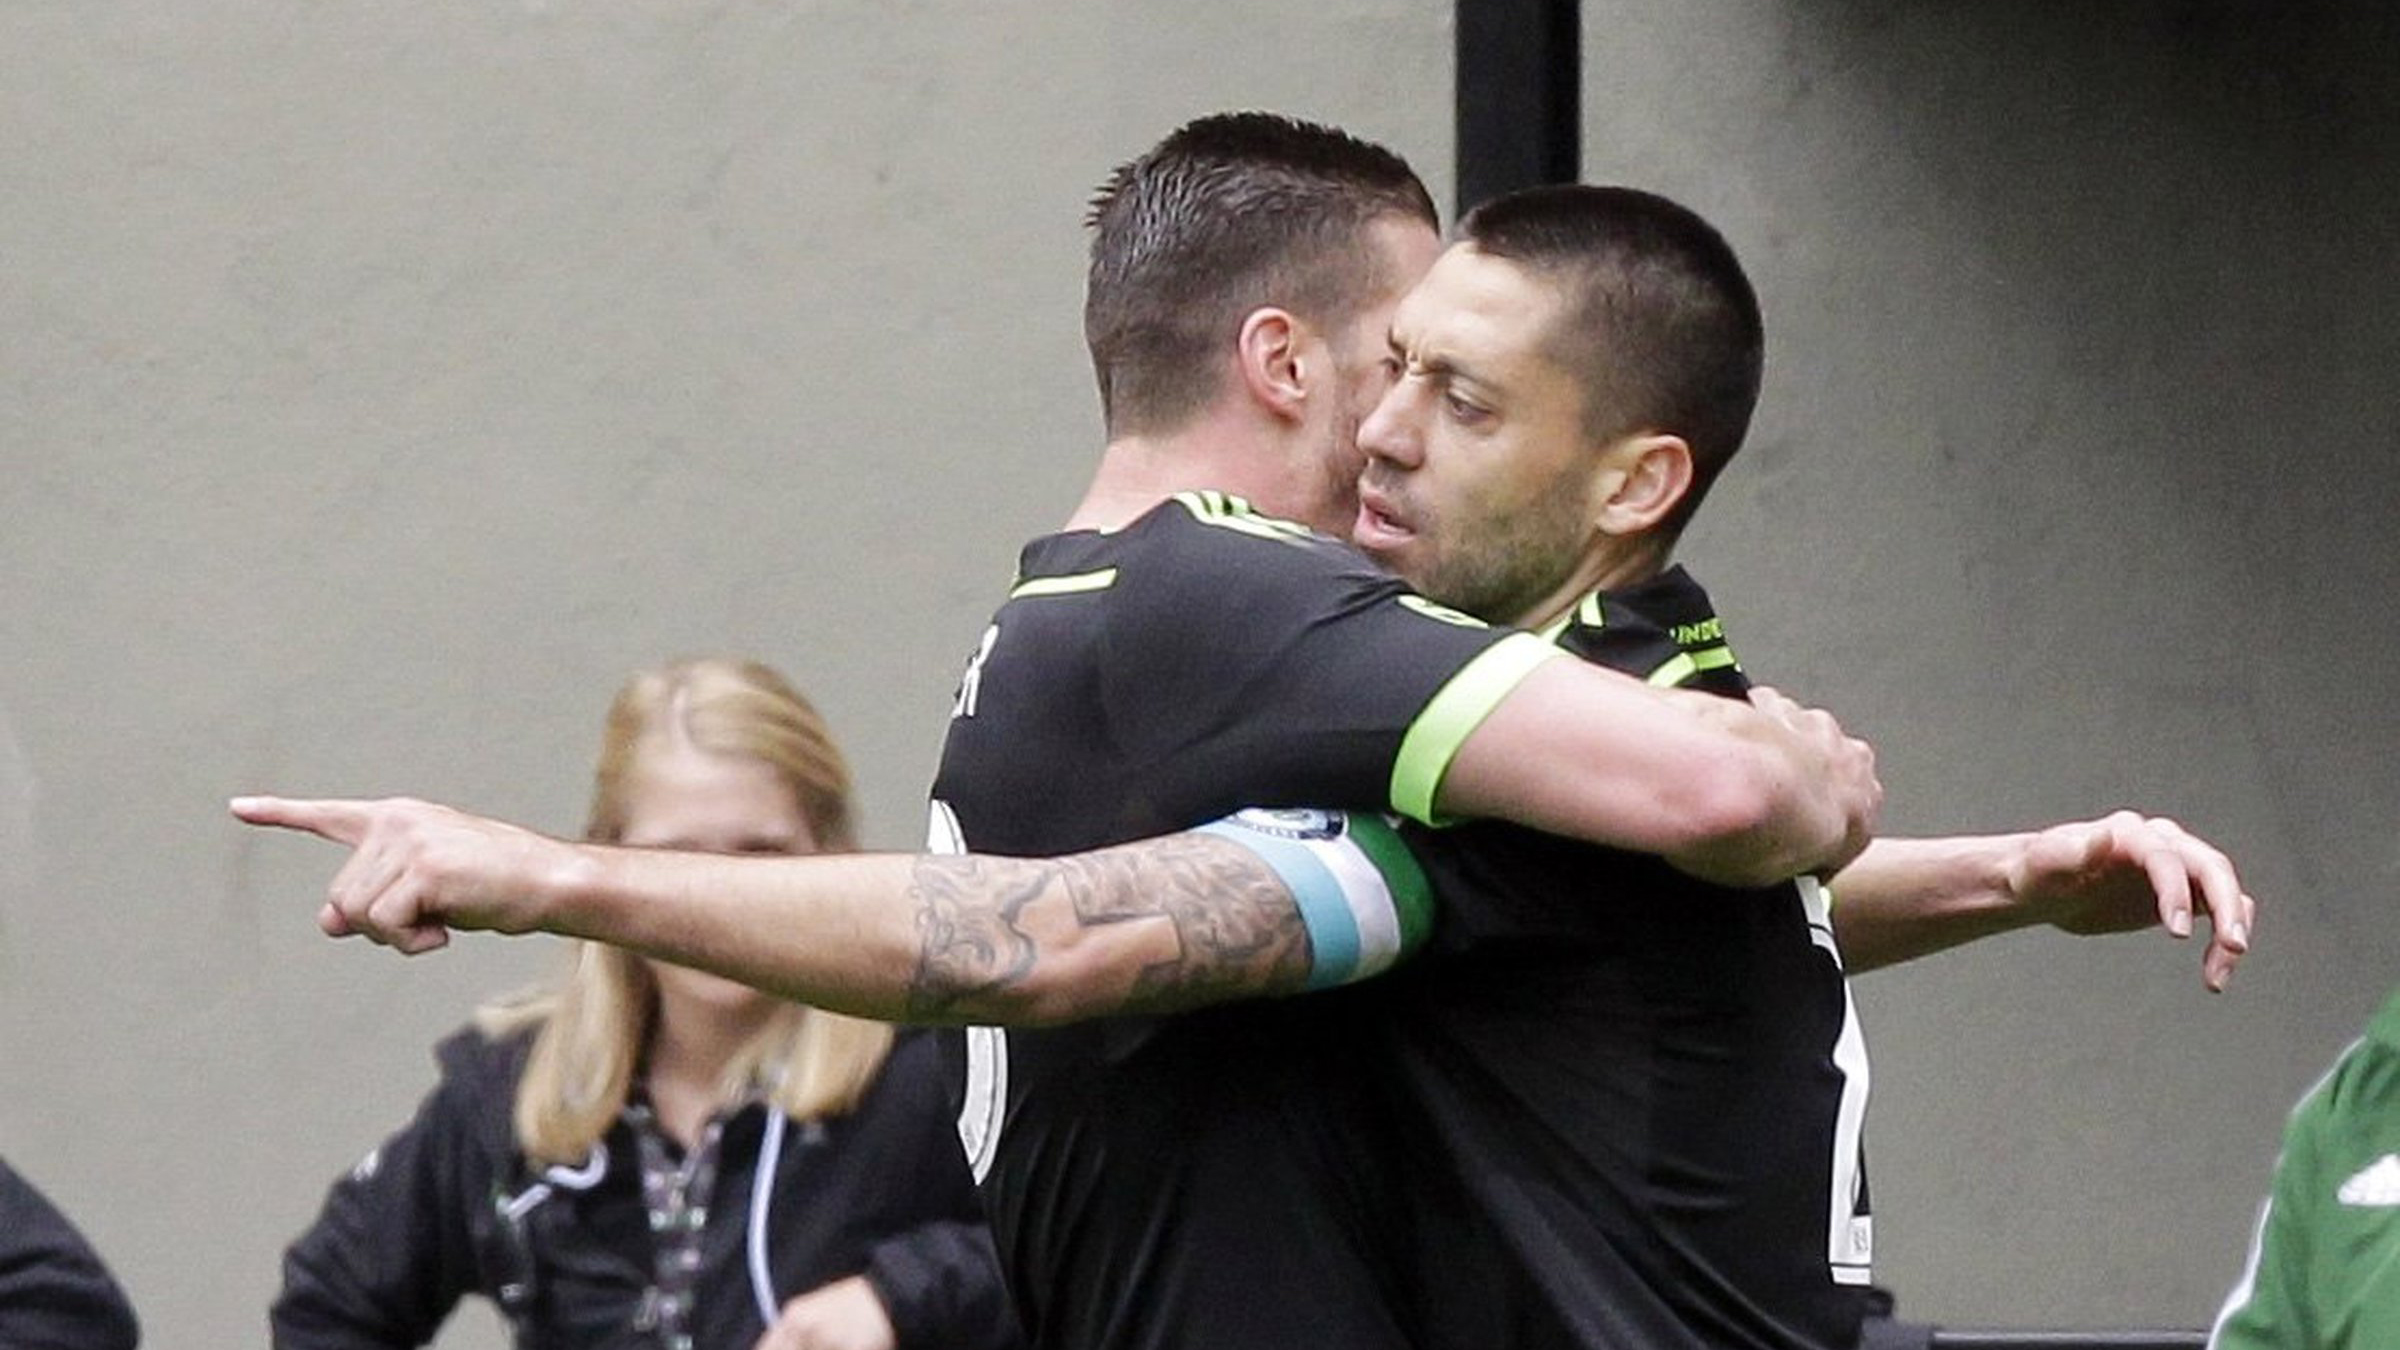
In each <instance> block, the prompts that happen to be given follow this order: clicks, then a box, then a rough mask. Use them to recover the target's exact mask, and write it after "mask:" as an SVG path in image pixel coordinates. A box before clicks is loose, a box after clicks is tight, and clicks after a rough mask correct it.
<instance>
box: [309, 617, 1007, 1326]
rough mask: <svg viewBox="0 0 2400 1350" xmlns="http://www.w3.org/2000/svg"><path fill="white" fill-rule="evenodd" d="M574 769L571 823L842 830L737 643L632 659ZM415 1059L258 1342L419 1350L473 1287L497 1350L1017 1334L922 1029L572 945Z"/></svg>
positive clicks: (819, 768) (710, 834)
mask: <svg viewBox="0 0 2400 1350" xmlns="http://www.w3.org/2000/svg"><path fill="white" fill-rule="evenodd" d="M596 780H597V781H596V786H595V791H594V794H593V800H592V809H591V817H590V821H589V824H588V826H587V829H586V834H587V837H589V838H590V839H592V840H595V841H599V842H606V843H615V844H622V845H627V846H632V847H648V848H673V849H682V850H691V851H706V852H715V853H820V852H844V851H848V850H850V849H852V848H853V847H855V844H854V841H853V839H852V824H851V805H850V781H849V771H848V769H847V767H846V766H845V764H844V763H843V760H842V755H841V752H840V751H839V750H838V749H837V748H836V747H835V746H834V744H833V741H832V739H831V738H830V736H829V735H828V734H827V732H826V729H825V725H824V722H823V720H822V719H821V718H819V717H818V715H817V713H816V710H815V709H814V708H812V707H811V706H810V705H809V704H808V702H807V700H805V699H804V698H802V697H801V696H800V695H799V694H798V693H797V692H795V691H794V690H793V689H792V687H791V686H790V685H789V684H788V683H786V682H785V681H784V680H783V679H782V678H781V677H780V676H779V675H777V674H776V673H775V672H774V671H772V670H770V669H768V668H767V667H765V666H762V665H759V664H757V663H755V662H748V661H735V660H721V659H717V660H697V661H686V662H681V663H678V664H675V665H670V666H667V667H665V668H663V669H660V670H655V671H647V672H643V673H641V674H638V675H636V676H635V677H634V678H633V679H632V680H631V681H629V682H628V683H627V684H626V686H625V687H624V689H622V690H621V691H620V692H619V693H618V695H617V698H616V701H615V703H614V704H613V705H612V706H611V707H610V709H609V714H608V726H607V733H606V737H605V739H604V741H603V743H602V746H601V752H600V763H599V768H598V772H597V774H596ZM438 1058H439V1059H440V1061H441V1065H442V1080H441V1083H440V1084H439V1085H438V1086H437V1087H436V1088H435V1089H434V1090H433V1092H432V1093H431V1094H430V1095H429V1096H428V1097H427V1098H426V1100H425V1102H424V1104H423V1105H422V1106H421V1107H420V1109H419V1110H418V1112H417V1116H416V1118H415V1119H414V1120H413V1121H411V1122H410V1123H409V1124H408V1125H407V1126H406V1127H404V1128H403V1129H401V1130H400V1132H399V1133H397V1134H395V1135H393V1136H392V1137H391V1138H390V1139H389V1140H387V1141H385V1143H384V1144H383V1145H382V1146H381V1147H380V1148H378V1149H377V1150H375V1151H374V1152H372V1153H370V1154H368V1155H367V1158H366V1160H365V1161H364V1162H362V1163H360V1164H359V1165H358V1166H357V1168H355V1169H354V1170H353V1171H352V1172H351V1173H350V1175H349V1176H348V1177H347V1178H345V1179H343V1180H342V1181H340V1182H338V1183H337V1184H336V1185H335V1186H334V1188H333V1190H332V1193H331V1194H330V1195H329V1196H328V1198H327V1200H326V1203H325V1208H324V1212H323V1213H322V1214H321V1215H320V1216H319V1217H318V1219H317V1222H316V1223H315V1225H314V1226H313V1227H311V1228H310V1229H309V1230H308V1231H307V1232H306V1233H303V1234H302V1235H301V1236H300V1238H299V1240H298V1241H296V1242H294V1243H293V1244H292V1246H291V1248H290V1250H289V1251H288V1252H287V1253H286V1255H285V1258H284V1285H283V1292H282V1294H281V1296H280V1297H279V1298H278V1299H277V1300H276V1302H275V1305H274V1309H273V1313H272V1322H273V1327H274V1343H275V1345H276V1346H277V1347H278V1348H279V1350H349V1348H350V1347H386V1346H417V1345H422V1344H424V1343H425V1342H426V1341H428V1340H430V1339H431V1338H432V1337H433V1336H434V1334H435V1332H436V1331H437V1330H438V1329H439V1327H440V1326H441V1323H442V1322H443V1320H444V1319H445V1318H446V1317H447V1316H448V1315H449V1313H450V1310H451V1309H452V1308H453V1307H454V1306H455V1305H456V1304H457V1302H458V1300H459V1299H460V1298H461V1297H462V1296H464V1295H466V1294H469V1293H480V1294H482V1295H484V1296H486V1297H488V1298H490V1299H492V1300H493V1301H494V1302H495V1303H496V1304H498V1306H499V1308H500V1310H501V1313H502V1315H503V1316H504V1317H505V1318H506V1319H507V1321H508V1322H509V1324H510V1326H511V1328H512V1329H513V1330H514V1332H515V1335H516V1342H517V1345H518V1346H519V1347H521V1350H532V1348H533V1347H549V1346H568V1345H572V1346H577V1347H636V1346H639V1347H646V1348H647V1347H663V1348H664V1350H752V1347H754V1346H761V1347H770V1348H771V1350H809V1348H811V1347H823V1348H825V1350H870V1348H878V1350H912V1348H913V1347H937V1346H938V1347H942V1348H943V1350H973V1348H974V1347H1002V1346H1009V1345H1013V1344H1015V1342H1016V1336H1015V1331H1014V1326H1013V1323H1012V1321H1011V1320H1010V1318H1009V1315H1008V1313H1007V1309H1006V1305H1005V1300H1004V1298H1003V1294H1002V1290H1001V1283H1000V1275H999V1271H998V1266H997V1263H996V1261H995V1259H994V1257H993V1253H992V1248H991V1240H990V1237H989V1235H988V1234H987V1233H986V1232H985V1230H984V1228H983V1225H982V1221H981V1217H980V1211H979V1209H978V1207H977V1202H976V1199H975V1195H974V1191H973V1187H972V1184H971V1182H970V1181H969V1179H968V1176H967V1171H966V1166H965V1162H964V1160H963V1158H962V1157H961V1155H960V1152H959V1148H958V1141H957V1137H956V1135H955V1132H954V1127H953V1124H952V1119H951V1116H952V1113H951V1111H950V1109H949V1108H948V1106H947V1098H946V1092H945V1089H944V1088H943V1087H942V1086H941V1083H940V1080H939V1077H938V1070H937V1066H936V1063H935V1052H934V1046H933V1045H932V1044H931V1043H930V1042H929V1041H927V1040H924V1039H922V1038H921V1037H918V1036H915V1035H912V1034H910V1033H907V1032H901V1033H899V1034H898V1035H897V1036H895V1033H894V1031H893V1029H892V1028H891V1027H889V1026H886V1025H884V1024H882V1023H877V1022H864V1021H858V1020H855V1019H852V1018H848V1017H841V1016H837V1015H835V1014H832V1013H828V1012H823V1011H820V1010H817V1009H814V1008H809V1007H806V1006H803V1005H800V1004H795V1003H786V1002H781V1001H779V1000H776V999H774V998H771V997H769V996H767V995H764V994H760V993H757V992H756V991H753V990H751V989H749V988H746V987H744V986H742V985H738V984H734V983H732V982H731V981H728V980H724V979H720V978H718V977H716V976H713V975H708V974H704V973H701V972H699V971H696V970H691V969H687V968H684V967H679V966H674V965H669V964H666V963H664V962H660V961H655V960H651V959H649V958H646V957H641V956H635V955H632V954H630V953H627V952H625V951H622V950H620V949H617V948H613V947H603V946H599V945H596V944H590V943H582V942H577V943H575V944H574V946H573V948H572V963H571V966H570V969H569V971H568V973H567V974H566V975H565V977H564V978H563V979H562V980H560V981H559V982H558V983H556V984H555V985H554V986H552V987H550V988H546V989H542V990H539V991H536V992H534V993H532V994H530V995H525V996H520V997H518V998H515V999H512V1000H506V1001H502V1002H499V1003H495V1004H493V1005H490V1006H488V1007H486V1008H484V1009H483V1010H482V1011H481V1012H480V1013H479V1014H478V1016H477V1017H476V1020H475V1025H474V1026H473V1027H471V1028H468V1029H466V1030H462V1031H460V1032H458V1033H457V1034H455V1035H453V1036H451V1037H450V1038H449V1039H448V1040H446V1041H445V1042H444V1043H443V1044H442V1046H441V1048H440V1050H439V1052H438Z"/></svg>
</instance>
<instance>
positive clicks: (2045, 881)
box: [2008, 811, 2258, 992]
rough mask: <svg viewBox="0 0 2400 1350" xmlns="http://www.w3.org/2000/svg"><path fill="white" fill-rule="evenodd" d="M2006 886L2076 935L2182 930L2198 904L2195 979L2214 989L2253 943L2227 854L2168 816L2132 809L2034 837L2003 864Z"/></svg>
mask: <svg viewBox="0 0 2400 1350" xmlns="http://www.w3.org/2000/svg"><path fill="white" fill-rule="evenodd" d="M2008 889H2009V894H2010V897H2011V898H2012V900H2013V901H2014V903H2015V904H2016V905H2017V906H2018V907H2019V908H2020V909H2021V910H2022V911H2023V912H2024V913H2025V914H2026V915H2027V916H2028V917H2029V918H2030V919H2031V920H2032V921H2033V922H2036V923H2046V924H2049V925H2050V926H2051V927H2053V928H2058V929H2061V930H2063V931H2065V932H2069V933H2077V934H2094V933H2130V932H2134V931H2136V930H2139V929H2144V928H2150V927H2153V926H2160V927H2164V928H2165V929H2166V931H2167V932H2168V933H2170V934H2172V935H2173V936H2175V937H2178V938H2182V937H2189V936H2191V934H2192V929H2193V918H2194V911H2195V909H2196V908H2199V907H2205V909H2206V911H2207V916H2208V920H2209V940H2208V949H2207V950H2206V951H2205V952H2203V953H2202V955H2201V958H2200V978H2201V980H2202V981H2203V982H2204V983H2206V984H2207V985H2208V987H2209V988H2210V989H2213V990H2217V991H2220V992H2222V991H2223V990H2224V988H2225V986H2226V983H2227V981H2229V980H2231V979H2232V978H2233V968H2234V966H2235V965H2236V964H2237V963H2238V962H2240V960H2241V959H2242V954H2243V953H2244V952H2247V951H2248V950H2250V932H2251V929H2252V927H2253V926H2254V924H2255V923H2256V921H2257V917H2258V904H2257V902H2256V901H2255V900H2253V899H2251V897H2250V895H2249V893H2248V892H2246V891H2244V890H2243V889H2242V883H2241V878H2240V877H2238V876H2236V875H2235V874H2234V869H2233V863H2232V861H2231V860H2230V859H2228V858H2227V857H2226V856H2225V855H2224V853H2222V852H2220V851H2219V850H2218V849H2217V848H2215V847H2214V846H2213V845H2211V844H2209V843H2208V841H2206V840H2204V839H2201V838H2200V837H2198V836H2197V835H2194V834H2193V833H2191V832H2190V831H2189V830H2186V829H2184V828H2183V827H2182V826H2181V825H2178V824H2176V823H2175V822H2174V821H2172V820H2168V819H2166V818H2164V817H2161V816H2144V815H2140V814H2137V813H2135V812H2132V811H2118V812H2115V813H2113V814H2111V815H2108V816H2105V817H2102V818H2101V819H2099V820H2083V821H2074V822H2071V823H2068V824H2065V825H2053V826H2051V827H2050V828H2049V829H2046V830H2043V831H2041V832H2040V833H2038V834H2035V835H2033V836H2031V837H2030V838H2029V839H2027V840H2026V843H2025V847H2024V849H2023V851H2022V852H2021V853H2020V854H2019V855H2018V857H2017V859H2016V861H2015V862H2014V863H2013V864H2012V865H2011V866H2010V868H2009V874H2008Z"/></svg>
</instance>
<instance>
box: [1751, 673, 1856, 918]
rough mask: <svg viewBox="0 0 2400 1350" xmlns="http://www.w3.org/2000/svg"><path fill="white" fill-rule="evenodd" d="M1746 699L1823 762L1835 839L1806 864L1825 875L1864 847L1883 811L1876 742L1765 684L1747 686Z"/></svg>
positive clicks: (1818, 873) (1815, 872) (1833, 871)
mask: <svg viewBox="0 0 2400 1350" xmlns="http://www.w3.org/2000/svg"><path fill="white" fill-rule="evenodd" d="M1750 702H1751V703H1752V705H1753V706H1755V707H1757V708H1758V709H1759V710H1760V711H1762V712H1764V713H1766V714H1767V715H1769V716H1770V717H1773V718H1774V719H1775V720H1777V721H1778V722H1781V723H1782V724H1783V725H1784V726H1785V727H1786V728H1788V729H1789V730H1790V731H1791V732H1792V733H1793V734H1794V735H1796V736H1798V737H1799V738H1800V740H1801V742H1802V744H1803V745H1804V746H1805V747H1806V748H1807V749H1808V751H1809V752H1810V753H1812V754H1813V755H1814V756H1815V757H1816V758H1817V759H1819V760H1821V761H1822V762H1823V765H1824V782H1825V785H1826V788H1827V791H1828V793H1829V794H1830V796H1831V799H1832V801H1833V803H1834V805H1835V808H1836V809H1837V810H1839V811H1840V813H1841V821H1842V832H1841V838H1840V840H1839V842H1838V843H1836V844H1834V846H1833V847H1832V848H1831V849H1829V850H1828V851H1827V853H1826V854H1825V856H1824V857H1823V858H1822V859H1820V860H1819V861H1818V862H1817V863H1816V864H1815V865H1814V866H1811V867H1810V868H1809V869H1808V870H1809V872H1810V873H1811V874H1812V875H1815V876H1819V877H1830V876H1832V875H1833V874H1834V873H1836V872H1838V871H1840V870H1841V869H1842V868H1843V867H1845V866H1847V865H1848V864H1849V862H1850V860H1851V859H1853V858H1855V857H1857V856H1858V855H1859V854H1860V853H1861V852H1863V851H1865V849H1866V847H1867V844H1868V843H1869V842H1870V841H1872V840H1873V839H1874V837H1875V822H1876V819H1877V817H1878V816H1880V815H1881V813H1882V811H1883V783H1882V781H1881V780H1880V779H1878V778H1877V777H1876V776H1875V747H1873V746H1871V745H1869V744H1867V743H1866V742H1865V741H1862V740H1860V739H1858V738H1857V737H1856V736H1852V735H1850V734H1849V733H1848V732H1845V731H1843V730H1842V724H1841V723H1839V722H1837V721H1835V720H1834V717H1833V714H1832V713H1829V712H1826V711H1825V710H1824V709H1822V708H1810V707H1804V706H1802V705H1801V704H1798V703H1795V702H1793V701H1792V700H1791V699H1788V698H1786V697H1784V696H1783V695H1782V694H1781V693H1779V692H1777V691H1776V690H1773V689H1770V688H1768V687H1767V686H1765V685H1763V684H1762V685H1757V686H1754V687H1753V688H1752V689H1751V690H1750Z"/></svg>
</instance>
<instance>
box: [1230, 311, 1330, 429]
mask: <svg viewBox="0 0 2400 1350" xmlns="http://www.w3.org/2000/svg"><path fill="white" fill-rule="evenodd" d="M1307 336H1308V327H1307V325H1305V324H1303V323H1301V322H1300V320H1299V319H1297V318H1295V317H1293V315H1292V313H1291V311H1289V310H1284V309H1278V308H1276V307H1275V306H1273V305H1262V306H1260V307H1259V308H1257V309H1254V310H1251V311H1250V313H1249V314H1248V315H1246V316H1245V317H1244V318H1243V319H1242V327H1241V331H1240V333H1239V334H1238V335H1237V336H1236V338H1235V340H1234V361H1235V364H1236V366H1237V368H1238V369H1239V370H1240V372H1241V378H1242V387H1243V389H1244V390H1246V391H1247V392H1248V393H1249V395H1250V397H1251V398H1252V399H1253V400H1255V401H1256V402H1257V403H1258V404H1259V405H1260V406H1261V407H1264V408H1266V409H1268V410H1270V411H1272V412H1274V413H1275V414H1277V415H1278V416H1282V417H1298V416H1300V415H1301V413H1302V411H1303V405H1305V404H1306V403H1307V401H1308V384H1309V381H1310V380H1312V379H1314V378H1316V377H1317V375H1318V372H1317V371H1316V370H1315V369H1314V364H1315V361H1316V360H1317V358H1316V357H1315V356H1314V355H1313V354H1312V353H1309V352H1307V351H1306V350H1305V348H1306V347H1307V346H1308V343H1307V341H1306V339H1307Z"/></svg>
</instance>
